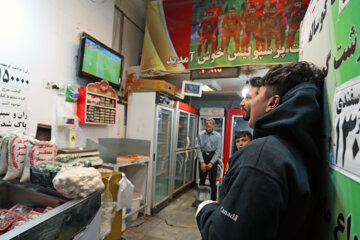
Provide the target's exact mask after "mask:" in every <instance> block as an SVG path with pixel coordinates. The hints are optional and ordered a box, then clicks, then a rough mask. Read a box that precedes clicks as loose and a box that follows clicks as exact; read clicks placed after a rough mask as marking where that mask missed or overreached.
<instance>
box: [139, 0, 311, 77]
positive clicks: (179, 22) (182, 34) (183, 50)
mask: <svg viewBox="0 0 360 240" xmlns="http://www.w3.org/2000/svg"><path fill="white" fill-rule="evenodd" d="M308 4H309V1H308V0H289V1H285V0H217V1H216V0H212V1H207V0H199V1H185V0H167V1H166V0H164V1H163V2H158V1H153V2H150V3H149V5H148V11H147V17H146V30H145V37H144V45H143V52H142V59H141V66H140V69H141V70H142V71H146V70H149V69H155V70H160V71H169V72H181V71H184V70H186V69H198V68H212V67H220V66H222V67H226V66H241V65H253V64H274V63H283V62H293V61H297V60H298V52H299V27H300V23H301V21H302V19H303V16H304V14H305V12H306V9H307V7H308Z"/></svg>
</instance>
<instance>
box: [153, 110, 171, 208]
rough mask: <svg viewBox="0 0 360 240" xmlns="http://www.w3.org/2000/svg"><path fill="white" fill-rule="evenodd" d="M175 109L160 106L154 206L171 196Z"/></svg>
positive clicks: (158, 112) (157, 129)
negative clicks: (171, 159)
mask: <svg viewBox="0 0 360 240" xmlns="http://www.w3.org/2000/svg"><path fill="white" fill-rule="evenodd" d="M172 122H173V110H172V109H167V108H163V107H158V110H157V127H156V141H155V146H156V153H155V156H156V157H155V174H154V175H155V184H154V185H155V186H154V187H155V189H154V191H155V194H154V206H156V205H157V204H159V203H161V202H162V201H164V200H166V199H167V198H168V197H169V185H170V183H169V180H170V156H171V151H172V146H171V142H172V140H171V138H172V130H171V129H172Z"/></svg>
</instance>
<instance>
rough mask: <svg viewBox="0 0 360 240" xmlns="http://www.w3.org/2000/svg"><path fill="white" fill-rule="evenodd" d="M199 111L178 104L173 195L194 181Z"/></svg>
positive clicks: (186, 105) (173, 160) (173, 159)
mask: <svg viewBox="0 0 360 240" xmlns="http://www.w3.org/2000/svg"><path fill="white" fill-rule="evenodd" d="M198 112H199V111H198V110H197V109H196V108H193V107H192V106H190V105H188V104H185V103H182V102H178V104H177V107H176V114H175V118H176V121H175V131H174V132H175V144H174V145H175V146H176V147H177V148H176V150H175V153H174V154H173V158H172V162H173V171H172V174H171V176H172V194H173V196H174V195H176V194H178V193H179V192H181V191H182V190H183V189H185V188H186V187H187V186H189V184H191V183H192V182H193V181H194V175H195V166H194V165H195V159H196V137H197V123H198Z"/></svg>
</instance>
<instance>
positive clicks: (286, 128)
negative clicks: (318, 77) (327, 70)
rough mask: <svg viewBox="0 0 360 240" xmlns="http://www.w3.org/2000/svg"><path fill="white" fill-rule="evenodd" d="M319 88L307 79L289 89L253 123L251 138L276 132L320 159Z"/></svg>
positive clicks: (275, 133)
mask: <svg viewBox="0 0 360 240" xmlns="http://www.w3.org/2000/svg"><path fill="white" fill-rule="evenodd" d="M320 99H321V90H320V89H319V88H318V87H317V86H316V85H315V84H314V83H310V82H305V83H301V84H299V85H297V86H295V87H293V88H292V89H290V90H289V91H288V92H287V93H286V94H285V95H284V96H283V97H282V103H281V104H280V105H279V106H278V107H276V108H275V109H274V110H272V111H271V112H268V113H266V114H265V115H263V116H262V117H261V118H259V119H258V120H257V121H256V122H255V125H254V139H255V138H261V137H265V136H268V135H280V136H281V137H282V138H284V139H285V140H288V141H292V142H294V143H295V144H297V145H298V146H299V147H300V148H301V149H302V150H304V151H306V153H308V154H311V155H312V154H315V156H316V157H317V158H320V153H319V149H318V144H319V138H320V133H321V128H320V126H321V125H320V123H321V113H322V112H321V104H320Z"/></svg>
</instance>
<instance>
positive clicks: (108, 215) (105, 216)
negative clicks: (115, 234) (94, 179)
mask: <svg viewBox="0 0 360 240" xmlns="http://www.w3.org/2000/svg"><path fill="white" fill-rule="evenodd" d="M109 179H110V178H108V179H107V181H108V182H107V184H106V185H107V187H106V190H105V193H104V194H103V196H102V199H101V225H100V236H101V239H104V238H105V237H106V236H107V235H109V234H110V232H111V225H112V221H113V219H114V217H115V214H116V211H115V209H116V202H114V201H113V197H112V195H111V193H110V190H109V188H110V187H109V185H110V181H109Z"/></svg>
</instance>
